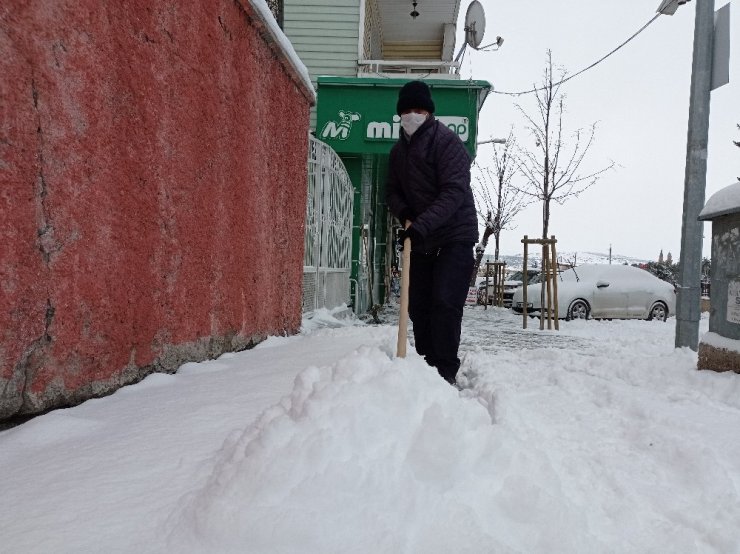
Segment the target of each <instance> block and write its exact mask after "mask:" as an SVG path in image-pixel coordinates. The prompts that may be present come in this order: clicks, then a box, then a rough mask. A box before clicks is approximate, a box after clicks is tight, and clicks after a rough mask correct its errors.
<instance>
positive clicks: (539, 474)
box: [0, 307, 740, 554]
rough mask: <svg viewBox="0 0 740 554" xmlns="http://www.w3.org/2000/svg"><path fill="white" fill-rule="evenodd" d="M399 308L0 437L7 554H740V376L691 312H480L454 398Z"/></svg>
mask: <svg viewBox="0 0 740 554" xmlns="http://www.w3.org/2000/svg"><path fill="white" fill-rule="evenodd" d="M384 317H386V319H387V321H388V322H389V324H387V325H381V326H370V325H360V324H354V325H349V324H348V322H341V321H338V320H336V319H334V318H333V317H331V316H330V314H326V313H323V314H319V317H317V318H315V319H314V320H313V321H311V322H306V323H305V327H304V331H303V333H302V334H301V335H299V336H295V337H287V338H286V337H274V338H270V339H268V340H267V341H265V342H264V343H262V344H261V345H259V346H258V347H256V348H254V349H253V350H250V351H246V352H242V353H239V354H229V355H225V356H222V357H221V358H220V359H218V360H215V361H210V362H205V363H200V364H186V365H184V366H183V367H182V368H181V370H180V371H179V372H178V374H176V375H152V376H150V377H148V378H146V379H145V380H144V381H142V382H141V383H139V384H137V385H133V386H130V387H126V388H124V389H122V390H120V391H118V392H116V393H115V394H114V395H112V396H109V397H107V398H103V399H98V400H92V401H89V402H86V403H84V404H82V405H80V406H77V407H75V408H71V409H67V410H58V411H55V412H52V413H49V414H47V415H44V416H41V417H38V418H36V419H33V420H31V421H29V422H27V423H25V424H23V425H21V426H18V427H16V428H13V429H10V430H7V431H4V432H0V468H1V470H2V480H1V481H0V499H2V501H0V552H3V553H51V552H53V553H66V552H70V553H72V552H74V553H88V552H90V553H97V552H106V553H114V552H126V553H129V552H130V553H139V552H152V553H154V552H157V553H159V552H173V553H174V552H176V553H189V552H193V553H195V552H198V553H201V552H202V553H231V552H234V553H236V552H239V553H322V554H323V553H352V552H354V553H450V552H455V553H457V552H470V553H476V554H478V553H489V552H495V553H505V552H518V553H559V552H563V553H581V552H582V553H596V552H598V553H608V552H620V553H621V552H635V553H648V552H650V553H653V552H654V553H673V552H680V553H693V552H696V553H704V552H707V553H709V552H711V553H722V554H724V553H736V552H740V530H738V521H740V376H738V375H734V374H716V373H711V372H698V371H696V369H695V366H696V355H695V353H693V352H691V351H689V350H676V349H674V348H673V341H674V329H675V327H674V325H675V323H674V320H673V319H671V320H669V322H668V323H659V322H644V321H601V322H599V321H574V322H561V330H560V331H559V332H554V331H544V332H541V331H539V330H538V329H537V325H536V323H537V322H536V321H535V320H530V329H528V330H526V331H525V330H522V329H521V318H520V317H515V316H514V315H513V314H510V313H509V312H507V311H504V310H501V309H491V308H489V309H488V310H484V309H483V308H482V307H474V308H467V309H466V312H465V320H464V330H463V334H464V338H463V345H462V349H463V350H464V351H465V352H466V356H465V362H464V365H465V371H466V376H465V380H466V382H467V383H468V385H469V388H468V389H466V390H463V391H462V392H458V391H457V390H455V389H454V388H452V387H450V386H449V385H447V384H446V383H445V382H444V381H442V379H440V378H439V377H438V376H437V375H436V374H435V373H434V371H433V370H431V369H430V368H428V367H427V366H426V365H425V364H424V363H423V361H422V360H421V359H419V358H418V357H417V356H416V355H415V354H410V355H409V357H408V358H406V359H395V358H394V357H393V352H394V350H395V339H396V329H395V327H393V326H392V325H391V323H392V322H393V316H392V314H390V315H389V314H385V316H384ZM350 323H351V322H350ZM355 323H357V322H355ZM706 323H707V322H706V320H704V321H703V322H702V324H703V328H702V331H706ZM533 328H534V329H533Z"/></svg>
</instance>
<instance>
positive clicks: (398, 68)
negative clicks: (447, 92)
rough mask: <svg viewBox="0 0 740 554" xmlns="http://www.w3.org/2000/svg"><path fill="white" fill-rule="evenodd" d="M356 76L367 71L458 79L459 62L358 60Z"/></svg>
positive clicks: (361, 75)
mask: <svg viewBox="0 0 740 554" xmlns="http://www.w3.org/2000/svg"><path fill="white" fill-rule="evenodd" d="M357 66H358V67H357V76H358V77H366V76H367V74H368V73H372V74H381V75H383V74H385V75H393V76H396V75H403V76H409V75H418V74H422V75H431V74H434V76H435V77H437V78H442V79H445V78H446V79H459V78H460V76H459V75H458V74H457V73H456V70H457V69H458V68H459V67H460V63H459V62H443V61H437V60H360V61H358V62H357Z"/></svg>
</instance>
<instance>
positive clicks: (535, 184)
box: [516, 50, 614, 238]
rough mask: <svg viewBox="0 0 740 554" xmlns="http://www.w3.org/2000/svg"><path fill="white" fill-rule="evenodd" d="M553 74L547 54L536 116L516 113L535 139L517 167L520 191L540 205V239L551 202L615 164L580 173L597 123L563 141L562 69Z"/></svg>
mask: <svg viewBox="0 0 740 554" xmlns="http://www.w3.org/2000/svg"><path fill="white" fill-rule="evenodd" d="M558 74H559V75H558V77H556V76H555V74H554V69H553V62H552V52H551V51H550V50H548V51H547V63H546V65H545V72H544V76H543V82H542V85H541V86H540V87H538V88H536V89H535V97H536V100H537V113H536V115H535V116H530V115H529V114H528V113H527V112H526V111H525V110H524V109H523V108H522V107H521V106H520V105H519V104H517V105H516V107H517V109H518V110H519V112H520V113H521V114H522V115H523V116H524V118H525V119H526V121H527V130H528V131H529V132H530V133H531V135H532V136H533V137H534V139H535V145H536V148H537V150H535V151H534V152H533V151H531V150H527V149H523V148H521V147H520V149H519V151H520V159H519V168H520V171H521V173H522V175H524V177H525V178H526V185H525V187H523V188H522V189H521V190H522V192H523V193H524V194H527V195H528V196H530V197H532V198H533V199H536V200H539V201H541V202H542V238H548V231H549V228H550V203H551V202H557V203H558V204H561V205H562V204H564V203H565V202H566V201H567V200H568V199H570V198H573V197H577V196H578V195H579V194H581V193H582V192H583V191H585V190H586V189H588V188H589V187H590V186H591V185H593V184H594V183H595V182H596V181H597V180H598V179H599V177H600V176H601V174H603V173H604V172H606V171H608V170H610V169H612V168H613V167H614V162H611V163H610V164H609V165H608V166H606V167H604V168H602V169H599V170H597V171H595V172H592V173H587V174H582V173H581V172H580V170H581V164H582V163H583V160H584V158H585V157H586V154H588V151H589V149H590V148H591V144H593V140H594V134H595V133H596V123H593V124H592V125H591V126H590V127H589V129H588V130H586V131H584V130H583V129H578V130H576V131H575V132H574V133H572V139H571V141H569V140H568V138H566V136H565V134H566V132H565V129H564V126H563V113H564V111H565V94H564V93H563V92H561V90H560V87H561V86H562V84H563V81H564V79H565V75H566V72H565V70H564V69H559V70H558Z"/></svg>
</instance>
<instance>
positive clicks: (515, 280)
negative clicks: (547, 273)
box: [478, 269, 540, 308]
mask: <svg viewBox="0 0 740 554" xmlns="http://www.w3.org/2000/svg"><path fill="white" fill-rule="evenodd" d="M539 282H540V270H539V269H528V270H527V283H529V284H533V283H539ZM523 283H524V272H523V271H515V272H513V273H511V274H510V275H509V276H508V277H507V278H506V280H505V281H504V291H503V297H504V307H505V308H511V299H512V297H513V296H514V290H515V289H516V288H517V287H521V286H522V284H523ZM484 298H486V283H485V281H483V282H482V283H481V284H480V285H479V286H478V304H483V302H484ZM487 299H488V304H489V305H490V304H493V302H494V300H495V294H494V286H493V278H489V279H488V295H487Z"/></svg>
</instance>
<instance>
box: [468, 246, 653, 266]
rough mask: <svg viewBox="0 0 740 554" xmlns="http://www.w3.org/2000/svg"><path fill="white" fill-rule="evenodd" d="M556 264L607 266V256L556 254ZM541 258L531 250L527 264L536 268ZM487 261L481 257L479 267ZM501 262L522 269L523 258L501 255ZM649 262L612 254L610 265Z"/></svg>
mask: <svg viewBox="0 0 740 554" xmlns="http://www.w3.org/2000/svg"><path fill="white" fill-rule="evenodd" d="M557 255H558V262H560V263H574V262H575V265H582V264H608V263H609V254H602V253H599V252H558V253H557ZM541 258H542V251H541V250H540V249H539V248H531V249H530V252H529V256H528V262H529V266H530V267H538V266H539V265H540V259H541ZM487 261H490V262H492V261H493V256H492V255H488V254H487V255H485V256H483V261H482V262H481V265H484V264H485V263H486V262H487ZM501 261H504V262H506V265H507V266H508V267H512V266H513V267H522V262H523V256H522V255H521V254H514V255H503V256H501ZM648 261H649V260H645V259H642V258H633V257H631V256H624V255H622V254H612V260H611V263H612V264H624V263H627V264H628V265H632V264H640V263H646V262H648Z"/></svg>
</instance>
